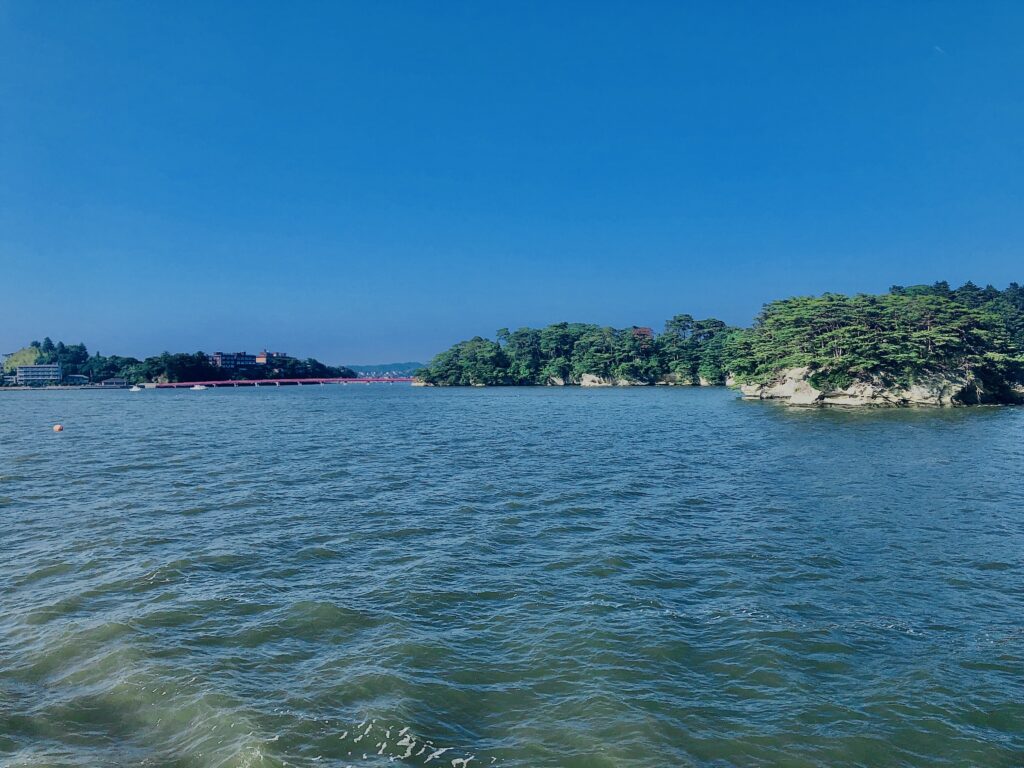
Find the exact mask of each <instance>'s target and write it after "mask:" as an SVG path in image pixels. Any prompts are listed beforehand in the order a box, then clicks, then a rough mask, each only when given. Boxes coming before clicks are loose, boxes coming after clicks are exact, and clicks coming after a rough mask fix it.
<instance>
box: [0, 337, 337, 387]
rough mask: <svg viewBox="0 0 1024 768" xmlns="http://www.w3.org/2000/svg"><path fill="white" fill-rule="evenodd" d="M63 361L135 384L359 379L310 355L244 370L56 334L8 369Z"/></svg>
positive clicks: (71, 369) (73, 369)
mask: <svg viewBox="0 0 1024 768" xmlns="http://www.w3.org/2000/svg"><path fill="white" fill-rule="evenodd" d="M52 363H59V364H60V365H61V369H62V372H63V374H64V376H85V377H87V378H88V379H89V380H90V381H93V382H100V381H103V380H104V379H110V378H123V379H125V380H126V381H128V382H129V383H132V384H136V383H139V384H141V383H144V382H179V381H232V380H238V379H267V380H273V379H308V378H356V376H357V374H356V372H355V371H353V370H351V369H350V368H346V367H344V366H331V365H326V364H324V363H321V362H320V361H319V360H315V359H313V358H307V359H305V360H299V359H297V358H292V357H277V358H274V359H273V362H272V363H268V364H267V365H255V366H247V367H245V368H239V369H228V368H221V367H219V366H216V365H214V364H213V362H212V360H211V358H210V356H209V355H207V354H205V353H204V352H195V353H187V352H176V353H172V352H163V353H162V354H159V355H154V356H152V357H147V358H145V359H143V360H139V359H137V358H134V357H121V356H119V355H110V356H104V355H101V354H100V353H99V352H95V353H93V354H90V353H89V350H88V349H87V348H86V346H85V345H84V344H65V343H64V342H61V341H58V342H56V343H54V342H53V341H52V340H51V339H50V338H46V339H44V340H43V341H42V342H38V341H33V342H32V343H31V344H29V345H28V346H27V347H24V348H23V349H20V350H18V351H17V352H15V353H14V354H12V355H10V356H9V357H8V358H7V359H6V360H5V361H4V370H5V372H8V373H9V372H12V371H13V370H14V369H15V368H16V367H17V366H19V365H40V364H52Z"/></svg>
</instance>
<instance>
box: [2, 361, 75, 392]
mask: <svg viewBox="0 0 1024 768" xmlns="http://www.w3.org/2000/svg"><path fill="white" fill-rule="evenodd" d="M62 378H64V375H63V371H61V367H60V363H52V364H45V365H19V366H18V367H17V368H15V369H14V381H15V383H16V384H17V385H18V386H20V387H32V386H41V385H43V384H60V382H61V379H62Z"/></svg>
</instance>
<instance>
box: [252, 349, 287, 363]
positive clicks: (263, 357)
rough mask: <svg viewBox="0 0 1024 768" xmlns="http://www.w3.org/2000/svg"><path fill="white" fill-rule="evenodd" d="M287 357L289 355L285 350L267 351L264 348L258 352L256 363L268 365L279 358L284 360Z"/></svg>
mask: <svg viewBox="0 0 1024 768" xmlns="http://www.w3.org/2000/svg"><path fill="white" fill-rule="evenodd" d="M286 357H288V355H287V354H286V353H284V352H267V350H265V349H264V350H263V351H262V352H259V353H257V355H256V364H257V365H267V364H269V363H273V362H275V361H277V360H283V359H285V358H286Z"/></svg>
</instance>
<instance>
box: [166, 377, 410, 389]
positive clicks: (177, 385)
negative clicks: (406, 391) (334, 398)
mask: <svg viewBox="0 0 1024 768" xmlns="http://www.w3.org/2000/svg"><path fill="white" fill-rule="evenodd" d="M411 381H412V378H411V377H409V376H395V377H393V378H369V377H367V378H360V379H239V380H237V381H176V382H173V383H171V384H157V385H156V388H157V389H182V388H185V389H188V388H190V387H200V386H201V387H280V386H302V385H303V384H408V383H409V382H411Z"/></svg>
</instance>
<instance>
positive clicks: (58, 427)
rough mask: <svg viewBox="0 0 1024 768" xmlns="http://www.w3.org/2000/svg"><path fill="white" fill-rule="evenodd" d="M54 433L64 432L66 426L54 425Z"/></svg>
mask: <svg viewBox="0 0 1024 768" xmlns="http://www.w3.org/2000/svg"><path fill="white" fill-rule="evenodd" d="M53 431H54V432H63V431H64V425H63V424H54V425H53Z"/></svg>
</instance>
